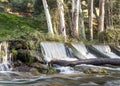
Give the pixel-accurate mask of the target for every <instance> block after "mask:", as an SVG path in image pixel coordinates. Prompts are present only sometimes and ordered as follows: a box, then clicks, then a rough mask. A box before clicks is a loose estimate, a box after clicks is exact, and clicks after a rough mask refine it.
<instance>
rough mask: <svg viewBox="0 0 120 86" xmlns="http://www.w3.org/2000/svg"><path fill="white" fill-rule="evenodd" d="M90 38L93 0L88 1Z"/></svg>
mask: <svg viewBox="0 0 120 86" xmlns="http://www.w3.org/2000/svg"><path fill="white" fill-rule="evenodd" d="M88 2H89V3H88V16H89V30H90V40H93V0H89V1H88Z"/></svg>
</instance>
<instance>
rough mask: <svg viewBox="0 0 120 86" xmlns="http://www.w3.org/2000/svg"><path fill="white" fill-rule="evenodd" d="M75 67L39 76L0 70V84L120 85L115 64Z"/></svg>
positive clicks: (38, 85)
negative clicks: (86, 70)
mask: <svg viewBox="0 0 120 86" xmlns="http://www.w3.org/2000/svg"><path fill="white" fill-rule="evenodd" d="M77 68H79V70H78V69H76V70H74V71H73V69H69V68H67V69H68V70H69V72H68V70H67V69H66V68H65V69H66V70H65V71H64V72H63V71H62V72H60V73H57V74H48V75H46V74H41V75H39V76H33V75H32V74H30V73H27V72H13V71H7V72H0V86H120V68H119V67H117V66H114V67H112V66H111V67H110V66H109V67H108V66H106V67H105V66H104V67H102V66H93V65H79V66H78V67H77ZM80 68H81V69H80ZM83 68H84V70H85V69H89V68H93V69H96V68H102V69H105V70H107V72H108V73H106V72H104V73H101V72H94V73H87V72H86V73H85V72H83V71H82V70H83ZM74 69H75V68H74ZM63 70H64V68H63ZM70 71H71V72H70Z"/></svg>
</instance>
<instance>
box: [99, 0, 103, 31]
mask: <svg viewBox="0 0 120 86" xmlns="http://www.w3.org/2000/svg"><path fill="white" fill-rule="evenodd" d="M104 4H105V0H99V11H100V12H99V23H98V30H99V33H100V32H103V31H104V14H105V9H104Z"/></svg>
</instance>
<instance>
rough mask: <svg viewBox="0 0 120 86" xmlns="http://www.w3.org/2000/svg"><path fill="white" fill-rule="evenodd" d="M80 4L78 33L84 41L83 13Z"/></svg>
mask: <svg viewBox="0 0 120 86" xmlns="http://www.w3.org/2000/svg"><path fill="white" fill-rule="evenodd" d="M81 5H82V3H81V0H80V5H79V6H80V7H79V9H80V33H81V36H82V38H83V39H86V35H85V25H84V16H83V11H82V6H81Z"/></svg>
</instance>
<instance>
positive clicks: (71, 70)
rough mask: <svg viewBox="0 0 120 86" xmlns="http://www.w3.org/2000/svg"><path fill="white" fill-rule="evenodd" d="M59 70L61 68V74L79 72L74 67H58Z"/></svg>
mask: <svg viewBox="0 0 120 86" xmlns="http://www.w3.org/2000/svg"><path fill="white" fill-rule="evenodd" d="M56 69H57V70H60V73H61V74H76V73H79V71H75V70H74V68H72V67H69V66H68V67H57V68H56Z"/></svg>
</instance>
